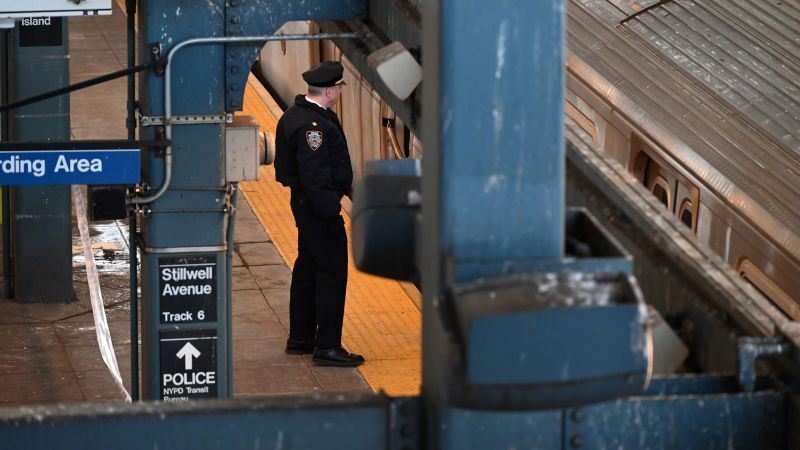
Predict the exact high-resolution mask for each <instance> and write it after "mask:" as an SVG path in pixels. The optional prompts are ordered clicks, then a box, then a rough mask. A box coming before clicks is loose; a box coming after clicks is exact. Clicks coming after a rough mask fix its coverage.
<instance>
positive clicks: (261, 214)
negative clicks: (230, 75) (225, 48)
mask: <svg viewBox="0 0 800 450" xmlns="http://www.w3.org/2000/svg"><path fill="white" fill-rule="evenodd" d="M243 113H244V114H247V115H250V116H252V117H253V118H254V119H255V120H256V121H257V122H258V123H259V125H260V127H261V129H262V130H263V131H268V132H270V133H273V136H274V133H275V125H276V124H277V118H278V117H279V116H280V114H282V111H281V109H280V108H279V107H278V105H277V104H276V103H275V101H274V100H273V99H272V97H271V96H270V95H269V94H268V93H267V92H266V90H265V89H264V87H263V86H262V85H261V83H260V82H259V81H258V80H257V79H255V78H254V77H253V76H252V75H251V76H250V79H249V80H248V83H247V89H246V91H245V99H244V111H243ZM240 187H241V190H242V192H243V193H244V196H245V198H246V199H247V202H248V203H249V204H250V206H251V207H252V208H253V211H254V212H255V214H256V216H257V217H258V220H259V221H260V222H261V224H262V225H263V226H264V228H265V229H266V231H267V233H268V234H269V236H270V237H271V238H272V241H273V242H274V243H275V246H276V247H277V248H278V251H279V252H280V254H281V256H282V257H283V259H284V261H286V264H287V265H288V266H289V267H290V268H291V267H292V266H293V265H294V261H295V259H296V258H297V228H296V227H295V223H294V218H293V217H292V212H291V209H290V207H289V189H287V188H284V187H283V186H281V185H280V184H278V183H277V182H276V181H275V171H274V169H273V167H272V166H261V169H260V180H259V181H251V182H244V183H241V185H240ZM343 215H344V218H345V227H346V229H347V235H348V241H349V238H350V218H349V217H348V216H347V215H346V214H343ZM350 259H351V261H350V263H349V264H350V266H349V267H348V273H349V275H348V281H347V303H346V306H345V319H344V329H343V332H342V335H343V336H342V340H343V341H344V342H343V343H344V345H345V347H347V349H348V350H350V351H352V352H355V353H360V354H363V355H364V357H365V358H366V360H367V362H366V363H365V364H364V365H362V366H360V367H359V370H360V372H361V374H362V375H363V377H364V379H365V380H366V381H367V383H369V385H370V387H371V388H372V389H373V390H375V391H384V392H386V393H387V394H388V395H392V396H410V395H417V394H419V386H420V384H421V358H420V353H421V342H422V340H421V332H422V325H421V324H422V317H421V314H420V312H419V309H418V308H417V306H416V305H415V304H414V302H413V301H412V299H411V298H409V296H408V294H407V293H406V291H405V290H404V289H403V287H402V286H401V285H400V283H398V282H397V281H394V280H389V279H385V278H379V277H375V276H372V275H368V274H365V273H363V272H360V271H358V270H357V269H356V268H355V266H354V265H353V263H352V258H350ZM406 289H408V286H406Z"/></svg>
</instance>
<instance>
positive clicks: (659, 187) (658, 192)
mask: <svg viewBox="0 0 800 450" xmlns="http://www.w3.org/2000/svg"><path fill="white" fill-rule="evenodd" d="M650 192H652V193H653V195H655V196H656V198H657V199H658V200H659V201H660V202H661V203H663V204H664V206H666V207H667V209H671V208H670V204H671V203H672V202H670V198H669V183H667V180H666V179H664V177H662V176H660V175H659V176H656V177H655V178H653V181H652V182H651V185H650Z"/></svg>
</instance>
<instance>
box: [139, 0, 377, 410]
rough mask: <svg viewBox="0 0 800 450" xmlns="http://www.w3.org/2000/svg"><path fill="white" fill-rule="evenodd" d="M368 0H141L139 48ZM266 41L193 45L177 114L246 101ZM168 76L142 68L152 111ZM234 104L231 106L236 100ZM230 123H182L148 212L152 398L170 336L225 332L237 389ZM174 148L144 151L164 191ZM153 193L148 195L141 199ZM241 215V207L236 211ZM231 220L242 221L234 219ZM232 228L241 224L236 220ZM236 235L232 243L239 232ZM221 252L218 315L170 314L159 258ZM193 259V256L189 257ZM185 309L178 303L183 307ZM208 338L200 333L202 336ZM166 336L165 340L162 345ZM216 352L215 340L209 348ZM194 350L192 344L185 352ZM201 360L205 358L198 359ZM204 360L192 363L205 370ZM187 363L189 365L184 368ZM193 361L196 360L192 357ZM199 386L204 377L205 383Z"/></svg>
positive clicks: (178, 89) (147, 135) (149, 131)
mask: <svg viewBox="0 0 800 450" xmlns="http://www.w3.org/2000/svg"><path fill="white" fill-rule="evenodd" d="M363 12H364V4H363V1H361V0H337V1H332V0H317V1H310V0H300V1H297V2H293V1H277V2H276V1H272V0H252V1H249V2H233V1H229V2H226V1H224V0H209V1H207V2H195V1H190V0H140V2H139V14H138V17H139V38H140V43H139V48H140V49H141V50H140V51H141V60H143V61H144V60H147V59H149V58H150V55H149V54H148V53H147V52H148V51H149V47H148V45H149V44H152V43H158V44H160V46H161V50H162V54H163V55H169V52H170V50H171V49H173V48H175V47H176V46H177V45H178V44H179V43H181V42H183V41H186V40H188V39H191V38H211V37H224V36H226V35H227V36H251V37H252V36H266V35H270V34H272V33H274V32H275V30H276V29H278V27H280V26H281V25H282V24H283V23H284V22H286V21H288V20H315V19H316V20H326V19H328V20H330V19H354V18H357V17H360V16H361V15H363ZM262 45H263V43H261V44H259V43H256V42H254V43H244V44H243V43H238V44H231V45H228V47H227V48H226V46H225V45H224V44H202V45H200V44H199V45H191V46H186V47H183V48H182V49H181V50H180V52H179V53H177V55H176V56H174V58H172V59H171V60H170V61H171V62H170V63H169V71H168V72H169V73H170V75H169V76H170V80H171V92H172V98H171V99H169V101H170V102H171V105H172V109H171V114H172V117H180V116H200V115H204V116H221V115H223V114H225V112H226V110H227V111H234V110H240V109H241V107H242V99H243V94H244V91H243V87H244V86H245V85H246V79H247V75H248V73H249V68H250V67H251V66H252V64H253V62H254V61H255V57H256V54H257V51H258V49H259V48H260V47H261V46H262ZM164 97H165V94H164V77H158V76H156V75H155V74H154V73H146V74H143V75H142V76H141V82H140V105H141V113H142V115H143V116H156V117H163V116H164V115H165V107H164V104H165V103H164V102H165V101H166V100H167V99H165V98H164ZM226 105H227V106H226ZM163 131H164V130H163V128H161V129H159V127H152V126H151V127H142V128H140V137H141V139H142V140H154V139H158V138H159V136H161V135H162V134H163ZM224 136H225V130H224V125H223V124H221V123H204V124H191V125H173V127H172V142H171V145H172V152H173V160H172V181H171V183H170V187H169V189H167V190H166V192H165V193H164V194H163V196H161V197H159V198H158V199H157V200H156V201H154V202H152V203H150V204H147V205H144V208H145V209H146V210H147V211H149V213H148V215H147V216H146V217H143V219H142V222H141V237H142V239H141V241H140V244H141V245H142V246H143V247H144V251H143V256H142V283H141V285H142V398H143V399H160V398H162V393H161V392H160V382H161V381H163V379H162V380H160V376H161V375H162V373H163V369H164V368H163V367H162V365H161V364H162V362H163V361H165V358H166V359H170V358H171V359H172V362H173V363H174V359H175V358H174V357H175V356H176V354H175V353H176V348H177V347H174V346H173V347H172V348H171V350H169V352H171V354H168V352H167V351H165V350H164V348H166V347H164V342H165V336H167V335H169V336H170V339H173V340H175V339H178V338H180V336H183V335H194V336H195V337H198V336H202V339H206V342H208V341H207V339H208V336H209V335H213V336H215V337H216V350H214V352H213V355H212V358H213V360H212V362H211V363H212V364H213V369H214V370H215V372H216V375H217V379H216V384H215V389H216V395H215V396H217V397H229V396H231V395H232V392H231V391H232V383H231V380H230V376H231V373H232V370H231V369H232V368H231V367H230V365H231V364H230V362H231V361H232V358H231V355H230V354H229V352H230V346H229V345H228V344H229V342H230V339H231V329H230V314H229V313H230V306H231V305H230V301H231V298H230V295H227V296H226V295H225V293H226V292H230V289H229V288H230V286H228V285H227V284H228V283H229V276H228V273H227V271H228V270H229V269H228V267H226V264H225V262H226V254H225V248H226V247H225V244H226V240H225V231H226V227H225V224H226V215H227V214H228V212H229V211H230V204H229V202H231V201H232V198H231V196H230V195H229V192H231V191H230V190H229V189H228V188H229V185H228V184H226V180H225V166H224V162H225V159H224V145H223V144H224ZM163 153H164V152H163V151H158V150H157V149H149V150H146V151H145V152H143V155H144V156H143V161H142V169H143V179H144V181H145V182H146V183H147V184H148V185H149V186H150V187H151V188H152V191H151V194H152V193H153V192H155V191H157V190H158V189H159V188H160V187H161V186H162V184H163V183H164V179H165V171H164V160H163V157H164V154H163ZM140 201H143V200H140ZM231 220H233V219H232V217H231ZM230 226H231V227H232V226H233V224H232V223H231V225H230ZM231 230H232V228H231ZM228 244H231V245H232V242H229V243H228ZM184 257H185V258H194V259H193V261H194V262H196V260H197V258H198V257H200V258H209V259H213V267H214V269H213V270H214V273H215V284H214V285H215V295H216V301H215V304H214V308H215V311H216V317H215V318H214V319H210V318H208V317H206V319H205V320H195V319H198V318H199V316H198V315H195V316H194V318H193V319H190V320H188V321H184V320H183V319H181V320H179V321H174V320H173V321H168V323H165V322H164V320H163V311H162V303H163V300H162V299H161V298H160V297H162V294H163V292H162V291H161V284H160V279H159V275H160V271H159V267H160V266H163V265H164V264H165V261H167V260H169V261H167V263H170V262H171V261H173V260H174V259H175V258H184ZM191 262H192V261H187V263H185V265H188V264H190V263H191ZM175 312H178V311H175ZM199 339H200V338H198V342H199ZM160 344H161V345H162V347H160V346H159V345H160ZM202 352H203V353H204V355H203V356H199V357H198V358H205V357H207V353H208V352H209V350H208V349H205V350H203V351H202ZM183 354H184V356H186V354H185V353H183ZM198 361H199V360H198ZM196 365H197V363H196V362H195V363H194V365H193V366H192V367H193V369H191V370H196ZM175 370H182V369H175ZM186 370H190V369H189V363H188V361H187V362H186ZM195 387H196V386H195Z"/></svg>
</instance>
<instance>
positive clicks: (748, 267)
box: [738, 258, 800, 320]
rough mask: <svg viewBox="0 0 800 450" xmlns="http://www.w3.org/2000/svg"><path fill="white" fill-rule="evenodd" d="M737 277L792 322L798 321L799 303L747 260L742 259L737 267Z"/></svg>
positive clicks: (799, 314) (799, 315)
mask: <svg viewBox="0 0 800 450" xmlns="http://www.w3.org/2000/svg"><path fill="white" fill-rule="evenodd" d="M738 272H739V276H741V277H742V278H744V279H745V280H747V281H749V282H750V284H752V285H753V287H755V288H756V289H758V291H759V292H761V293H762V294H764V296H765V297H767V298H768V299H770V300H771V301H772V303H774V304H775V305H776V306H777V307H778V308H780V309H781V310H782V311H783V312H784V313H786V315H788V316H789V317H790V318H792V320H800V303H798V302H797V301H796V300H795V299H793V298H792V297H791V296H789V294H788V293H786V291H784V290H783V289H782V288H781V287H780V286H778V285H777V284H776V283H775V282H774V281H772V279H771V278H770V277H769V276H768V275H767V274H765V273H764V272H762V271H761V269H759V268H758V267H756V265H755V264H753V263H752V262H751V261H750V260H749V259H747V258H742V259H741V260H740V261H739V267H738Z"/></svg>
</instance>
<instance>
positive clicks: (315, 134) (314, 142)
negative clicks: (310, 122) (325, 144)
mask: <svg viewBox="0 0 800 450" xmlns="http://www.w3.org/2000/svg"><path fill="white" fill-rule="evenodd" d="M306 143H307V144H308V147H309V148H310V149H311V150H312V151H317V150H318V149H319V147H320V146H321V145H322V131H318V130H311V131H306Z"/></svg>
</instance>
